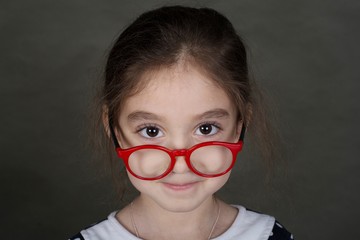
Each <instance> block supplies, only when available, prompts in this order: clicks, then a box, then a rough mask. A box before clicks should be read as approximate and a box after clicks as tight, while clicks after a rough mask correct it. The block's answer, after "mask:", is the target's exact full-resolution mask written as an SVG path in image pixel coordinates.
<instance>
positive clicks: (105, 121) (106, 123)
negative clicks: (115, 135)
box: [102, 105, 111, 138]
mask: <svg viewBox="0 0 360 240" xmlns="http://www.w3.org/2000/svg"><path fill="white" fill-rule="evenodd" d="M102 122H103V126H104V129H105V132H106V135H107V136H108V138H111V136H110V128H109V108H108V107H107V106H106V105H104V106H103V107H102Z"/></svg>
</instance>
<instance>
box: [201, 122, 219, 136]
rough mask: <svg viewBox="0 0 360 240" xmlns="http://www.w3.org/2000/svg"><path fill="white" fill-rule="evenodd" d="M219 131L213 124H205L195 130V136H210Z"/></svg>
mask: <svg viewBox="0 0 360 240" xmlns="http://www.w3.org/2000/svg"><path fill="white" fill-rule="evenodd" d="M219 130H220V128H219V127H217V126H215V125H214V124H210V123H206V124H202V125H201V126H199V128H198V129H197V130H196V134H198V135H207V136H211V135H214V134H216V133H218V132H219Z"/></svg>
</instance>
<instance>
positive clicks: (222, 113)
mask: <svg viewBox="0 0 360 240" xmlns="http://www.w3.org/2000/svg"><path fill="white" fill-rule="evenodd" d="M197 117H198V118H199V119H206V118H229V117H230V114H229V112H228V111H226V110H225V109H222V108H216V109H213V110H210V111H206V112H204V113H202V114H200V115H198V116H197Z"/></svg>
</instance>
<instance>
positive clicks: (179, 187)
mask: <svg viewBox="0 0 360 240" xmlns="http://www.w3.org/2000/svg"><path fill="white" fill-rule="evenodd" d="M197 183H198V182H189V183H168V182H164V183H163V185H164V186H165V187H166V188H169V189H171V190H174V191H185V190H188V189H191V188H193V187H194V186H195V185H196V184H197Z"/></svg>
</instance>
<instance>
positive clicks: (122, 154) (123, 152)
mask: <svg viewBox="0 0 360 240" xmlns="http://www.w3.org/2000/svg"><path fill="white" fill-rule="evenodd" d="M109 129H110V135H111V138H112V140H113V142H114V145H115V151H116V153H117V156H118V157H119V158H121V159H122V160H123V161H124V164H125V167H126V169H127V170H128V171H129V172H130V173H131V175H133V176H134V177H136V178H138V179H141V180H158V179H161V178H164V177H165V176H166V175H168V174H169V173H170V172H171V171H172V170H173V168H174V166H175V163H176V157H180V156H183V157H185V162H186V164H187V166H188V167H189V169H190V170H191V171H192V172H193V173H195V174H197V175H199V176H201V177H206V178H214V177H219V176H222V175H224V174H226V173H228V172H229V171H230V170H231V169H232V168H233V167H234V165H235V162H236V156H237V154H238V153H239V152H240V151H241V150H242V147H243V144H244V141H243V139H244V136H245V126H243V127H242V129H241V134H240V140H239V141H238V142H237V143H228V142H220V141H211V142H202V143H199V144H196V145H194V146H192V147H191V148H189V149H174V150H171V149H168V148H166V147H163V146H159V145H140V146H135V147H131V148H127V149H122V148H121V147H120V145H119V143H118V140H117V137H116V135H115V131H114V129H113V127H112V125H111V122H110V121H109ZM205 146H223V147H226V148H228V149H229V150H230V151H231V153H232V156H233V159H232V163H231V165H230V166H229V167H228V168H227V169H226V170H225V171H223V172H221V173H218V174H204V173H201V172H199V171H197V170H196V169H195V168H194V167H193V166H192V165H191V162H190V155H191V153H192V152H194V151H195V150H196V149H198V148H201V147H205ZM142 149H156V150H161V151H164V152H166V153H167V154H168V155H169V156H170V159H171V163H170V165H169V167H168V169H167V170H166V171H165V172H164V173H163V174H161V175H159V176H157V177H154V178H146V177H142V176H139V175H137V174H136V173H134V172H133V171H132V170H131V168H130V166H129V157H130V155H131V154H132V153H133V152H135V151H138V150H142Z"/></svg>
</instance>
